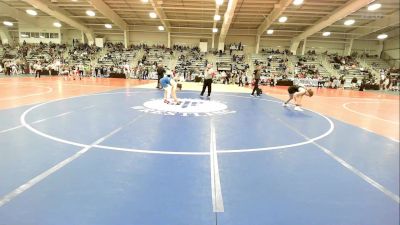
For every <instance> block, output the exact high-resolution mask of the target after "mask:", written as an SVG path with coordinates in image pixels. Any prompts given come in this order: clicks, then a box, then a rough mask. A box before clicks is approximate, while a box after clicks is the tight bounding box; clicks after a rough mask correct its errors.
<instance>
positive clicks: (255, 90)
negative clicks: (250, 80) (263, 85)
mask: <svg viewBox="0 0 400 225" xmlns="http://www.w3.org/2000/svg"><path fill="white" fill-rule="evenodd" d="M259 81H260V79H255V81H254V88H253V92H251V95H254V92H256V94H257V96H258V95H259V94H258V93H257V89H258V82H259Z"/></svg>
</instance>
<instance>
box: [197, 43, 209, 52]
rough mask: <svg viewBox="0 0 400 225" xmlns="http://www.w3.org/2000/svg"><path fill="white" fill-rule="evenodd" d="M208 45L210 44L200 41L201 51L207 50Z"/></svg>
mask: <svg viewBox="0 0 400 225" xmlns="http://www.w3.org/2000/svg"><path fill="white" fill-rule="evenodd" d="M207 46H208V43H207V42H200V44H199V48H200V52H207V50H208V48H207Z"/></svg>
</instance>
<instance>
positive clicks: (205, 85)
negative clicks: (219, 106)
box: [200, 79, 212, 97]
mask: <svg viewBox="0 0 400 225" xmlns="http://www.w3.org/2000/svg"><path fill="white" fill-rule="evenodd" d="M211 84H212V79H205V80H204V83H203V90H202V91H201V94H200V95H201V96H203V95H204V92H205V91H206V87H207V90H208V97H210V95H211Z"/></svg>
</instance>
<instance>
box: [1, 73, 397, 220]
mask: <svg viewBox="0 0 400 225" xmlns="http://www.w3.org/2000/svg"><path fill="white" fill-rule="evenodd" d="M155 86H156V84H155V81H138V80H123V79H96V78H85V79H84V80H82V81H78V80H76V81H65V80H63V79H61V78H57V77H42V78H40V79H34V78H30V77H27V78H2V79H0V90H1V96H0V155H1V157H0V225H39V224H40V225H55V224H56V225H64V224H65V225H71V224H73V225H88V224H93V225H111V224H112V225H128V224H129V225H132V224H135V225H136V224H137V225H154V224H163V225H164V224H165V225H167V224H173V225H206V224H209V225H212V224H226V225H249V224H251V225H268V224H271V225H278V224H282V225H293V224H296V225H310V224H312V225H331V224H332V225H333V224H334V225H358V224H360V225H361V224H362V225H377V224H384V225H398V224H399V222H400V221H399V204H400V200H399V96H396V95H390V94H385V93H380V92H359V91H352V90H333V89H318V90H317V89H315V95H314V97H312V98H308V97H305V98H304V100H303V102H304V109H305V110H304V111H303V112H298V111H294V110H293V108H292V107H288V108H285V107H282V101H283V100H285V99H286V98H287V97H288V96H287V87H264V88H263V92H264V94H263V95H262V97H260V98H256V97H251V96H250V95H249V94H250V92H251V89H250V88H239V87H237V86H233V85H219V84H214V85H213V93H212V95H211V98H210V99H207V98H203V99H201V98H199V92H200V90H201V87H202V85H201V84H198V83H184V84H183V91H181V92H178V98H180V99H182V102H183V104H182V105H180V106H175V105H164V104H163V103H161V98H162V96H163V91H160V90H157V89H156V88H155ZM210 109H211V110H210ZM213 109H215V110H213Z"/></svg>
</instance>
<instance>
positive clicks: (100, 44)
mask: <svg viewBox="0 0 400 225" xmlns="http://www.w3.org/2000/svg"><path fill="white" fill-rule="evenodd" d="M94 42H95V45H96V46H97V47H99V48H103V47H104V38H95V40H94Z"/></svg>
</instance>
